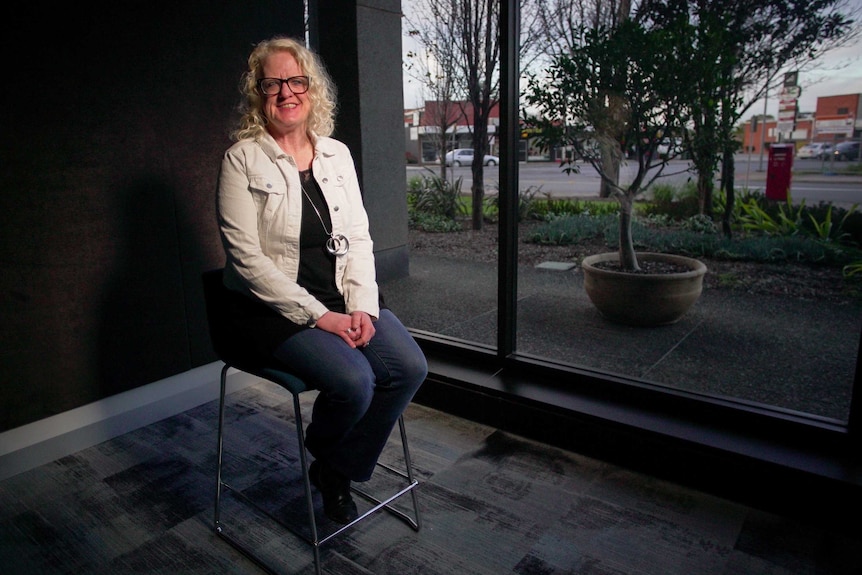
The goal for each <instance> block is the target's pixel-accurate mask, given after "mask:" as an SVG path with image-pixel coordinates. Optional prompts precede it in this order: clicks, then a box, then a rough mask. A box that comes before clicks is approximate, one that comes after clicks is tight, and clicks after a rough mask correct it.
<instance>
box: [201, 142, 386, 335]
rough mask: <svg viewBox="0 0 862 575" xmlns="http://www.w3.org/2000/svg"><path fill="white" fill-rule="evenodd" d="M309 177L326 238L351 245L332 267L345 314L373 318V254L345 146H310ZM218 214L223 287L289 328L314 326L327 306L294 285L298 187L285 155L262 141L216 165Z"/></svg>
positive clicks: (242, 146) (244, 145)
mask: <svg viewBox="0 0 862 575" xmlns="http://www.w3.org/2000/svg"><path fill="white" fill-rule="evenodd" d="M314 150H315V154H314V160H313V161H312V171H313V173H314V178H315V180H317V183H318V184H319V185H320V189H321V190H322V191H323V196H324V198H325V199H326V203H327V205H328V206H329V216H330V218H331V219H332V227H333V230H332V231H333V233H335V234H343V235H344V236H346V237H347V239H348V241H349V243H350V249H349V250H348V252H347V253H346V254H345V255H342V256H338V257H337V258H336V264H335V284H336V286H337V287H338V291H340V292H341V294H342V295H343V296H344V301H345V304H346V306H347V313H351V312H354V311H364V312H367V313H368V314H369V315H371V317H372V319H376V318H377V316H378V315H379V313H380V309H379V303H378V299H377V298H378V288H377V281H376V273H375V268H374V251H373V244H372V241H371V236H370V234H369V232H368V215H367V213H366V212H365V207H364V205H363V203H362V195H361V193H360V191H359V180H358V178H357V176H356V168H355V166H354V164H353V158H352V156H351V154H350V151H349V150H348V148H347V146H345V145H344V144H343V143H341V142H339V141H337V140H333V139H332V138H323V137H318V138H315V139H314ZM216 209H217V215H218V224H219V231H220V233H221V238H222V243H223V244H224V249H225V254H226V257H227V262H226V265H225V272H224V283H225V285H226V286H227V287H228V288H230V289H234V290H237V291H240V292H244V293H247V294H253V295H254V296H256V297H257V298H258V299H260V300H261V301H263V302H265V303H267V304H268V305H269V306H270V307H272V308H274V309H275V310H277V311H278V312H279V313H281V314H282V315H283V316H284V317H286V318H288V319H290V320H291V321H293V322H295V323H298V324H302V325H308V326H311V327H313V326H314V325H315V324H316V322H317V320H318V319H319V318H320V316H322V315H323V314H325V313H326V312H327V309H326V307H325V306H324V305H323V304H322V303H321V302H320V301H318V300H317V299H316V298H315V297H314V296H312V295H311V294H310V293H308V291H306V290H305V288H303V287H301V286H300V285H299V284H297V283H296V280H297V276H298V273H299V232H300V224H301V222H302V187H301V184H300V181H299V170H298V169H297V166H296V164H295V162H294V160H293V158H292V157H291V156H289V155H288V154H286V153H284V151H282V150H281V148H280V147H279V146H278V144H276V142H275V140H274V139H273V138H272V137H271V136H270V135H269V134H265V135H264V136H263V137H262V138H260V139H259V140H242V141H239V142H237V143H236V144H234V145H233V146H231V148H230V149H228V151H227V152H226V153H225V155H224V158H223V160H222V165H221V171H220V173H219V178H218V195H217V206H216Z"/></svg>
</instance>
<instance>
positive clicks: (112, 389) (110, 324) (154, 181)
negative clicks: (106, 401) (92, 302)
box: [96, 176, 200, 396]
mask: <svg viewBox="0 0 862 575" xmlns="http://www.w3.org/2000/svg"><path fill="white" fill-rule="evenodd" d="M123 188H124V189H123ZM176 194H177V190H175V189H173V188H172V187H171V186H170V184H169V183H168V182H167V181H166V180H164V179H160V178H158V177H154V176H144V177H142V178H140V179H138V180H136V181H134V182H132V183H131V184H129V185H128V186H125V187H123V186H121V189H120V191H119V194H118V200H119V202H120V203H121V206H119V208H120V209H119V211H118V214H119V216H120V217H119V221H118V222H116V229H117V230H119V233H120V235H119V236H118V237H115V238H113V241H114V246H113V262H114V263H113V265H111V266H109V273H108V275H107V276H106V277H105V278H104V285H103V290H102V293H103V295H102V297H101V298H100V303H99V306H98V308H99V310H100V314H101V315H100V320H99V325H98V341H99V344H98V347H97V349H98V354H99V358H98V361H97V362H96V364H97V365H99V366H100V371H101V390H100V391H101V393H100V395H101V396H108V395H112V394H115V393H119V392H121V391H126V390H128V389H132V388H134V387H137V386H139V385H142V384H144V383H148V382H151V381H156V380H159V379H162V378H164V377H168V376H170V375H173V374H176V373H180V372H182V371H185V370H187V369H189V367H190V365H191V362H190V358H189V348H188V345H179V344H181V343H182V342H187V341H188V328H187V326H186V314H185V310H184V302H183V278H182V270H181V257H180V248H179V242H178V238H177V234H178V229H179V228H180V227H181V226H180V224H179V222H178V221H177V211H176V209H175V207H174V198H175V195H176ZM193 259H194V260H199V259H200V258H193ZM168 342H171V343H172V345H165V344H166V343H168Z"/></svg>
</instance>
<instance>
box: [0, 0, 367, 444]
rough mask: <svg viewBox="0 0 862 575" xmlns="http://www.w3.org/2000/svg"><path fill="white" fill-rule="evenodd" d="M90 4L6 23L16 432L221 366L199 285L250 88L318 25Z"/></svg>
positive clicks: (6, 338) (191, 9)
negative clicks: (281, 48) (282, 38)
mask: <svg viewBox="0 0 862 575" xmlns="http://www.w3.org/2000/svg"><path fill="white" fill-rule="evenodd" d="M59 6H61V7H62V5H59ZM73 6H74V12H71V11H68V12H66V13H58V12H57V10H58V5H57V4H56V3H53V2H52V3H50V4H49V3H46V2H38V1H37V2H33V1H30V2H26V3H23V4H21V5H19V6H17V7H16V8H15V12H16V16H15V18H10V19H7V21H6V23H5V24H6V26H4V30H5V32H4V34H5V37H4V39H3V40H2V42H3V46H4V48H3V55H4V57H3V62H4V76H5V79H4V82H3V87H2V88H0V91H2V99H3V100H2V103H3V105H2V106H0V110H2V111H0V114H2V115H0V122H2V126H3V130H4V133H3V139H2V143H0V165H2V169H0V254H2V255H0V318H2V324H0V377H2V388H0V389H2V391H0V394H2V395H0V431H3V430H7V429H10V428H14V427H17V426H20V425H22V424H25V423H29V422H32V421H35V420H38V419H41V418H43V417H46V416H49V415H53V414H56V413H59V412H63V411H66V410H68V409H71V408H74V407H78V406H81V405H84V404H86V403H89V402H92V401H94V400H98V399H101V398H104V397H107V396H110V395H112V394H116V393H118V392H121V391H124V390H128V389H130V388H134V387H136V386H140V385H142V384H145V383H149V382H152V381H156V380H159V379H161V378H164V377H167V376H170V375H174V374H177V373H181V372H183V371H186V370H188V369H191V368H192V367H195V366H198V365H202V364H205V363H208V362H210V361H213V360H214V359H215V357H214V355H213V354H212V351H211V349H210V345H209V340H208V336H207V334H206V319H205V317H204V310H203V306H202V303H201V294H200V287H199V283H200V273H201V271H202V270H205V269H209V268H212V267H216V266H220V265H221V264H222V263H223V255H222V251H221V246H220V244H219V242H218V235H217V230H216V227H215V219H214V218H215V216H214V190H215V182H216V175H217V170H218V165H219V161H220V158H221V154H222V153H223V152H224V150H225V149H226V148H227V146H228V145H229V144H230V142H229V140H228V133H229V130H230V128H231V127H232V125H233V121H234V119H235V117H236V116H235V108H236V104H237V103H238V101H239V92H238V82H239V77H240V74H241V73H242V71H243V70H244V68H245V59H246V57H247V55H248V52H249V51H250V48H251V46H252V44H254V43H255V42H258V41H260V40H261V39H264V38H267V37H270V36H272V35H275V34H291V35H301V34H302V29H303V28H302V27H303V20H302V3H301V1H300V0H255V2H212V1H203V0H176V1H174V2H169V3H163V2H157V3H154V2H138V1H132V2H116V1H111V2H106V1H97V2H85V3H75V4H74V5H73ZM60 9H61V10H62V9H63V8H60ZM346 49H347V50H348V51H350V47H346Z"/></svg>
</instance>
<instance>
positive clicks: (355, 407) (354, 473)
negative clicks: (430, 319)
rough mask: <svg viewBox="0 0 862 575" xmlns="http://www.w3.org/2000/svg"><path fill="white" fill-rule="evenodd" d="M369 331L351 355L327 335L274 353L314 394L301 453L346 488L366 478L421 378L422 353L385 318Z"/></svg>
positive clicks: (306, 337) (293, 341)
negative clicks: (344, 480)
mask: <svg viewBox="0 0 862 575" xmlns="http://www.w3.org/2000/svg"><path fill="white" fill-rule="evenodd" d="M374 327H375V329H376V332H375V335H374V337H373V338H372V339H371V341H370V342H369V344H368V345H367V346H366V347H363V348H357V349H351V347H350V346H349V345H347V343H346V342H345V341H344V340H343V339H341V338H340V337H339V336H337V335H335V334H333V333H329V332H327V331H323V330H320V329H306V330H303V331H301V332H300V333H297V334H296V335H293V336H291V337H290V338H289V339H288V340H287V341H285V342H284V343H282V344H281V346H279V347H278V349H276V351H275V353H274V355H275V358H276V359H277V360H278V361H280V362H282V363H284V364H286V365H287V366H289V367H290V370H291V372H293V373H295V374H296V375H297V376H298V377H300V378H302V379H303V380H304V381H305V382H306V383H307V384H308V385H309V386H310V387H313V388H314V389H317V390H319V391H320V394H319V395H318V397H317V399H316V400H315V402H314V410H313V412H312V418H311V423H310V424H309V425H308V427H307V429H306V436H305V445H306V448H307V449H308V451H309V452H310V453H311V454H312V455H313V456H314V458H315V459H319V460H321V461H325V462H326V463H328V464H329V465H330V466H332V467H333V468H334V469H335V470H337V471H339V472H341V473H342V474H344V475H346V476H347V477H348V478H350V479H351V480H352V481H367V480H368V479H370V478H371V474H372V473H373V471H374V466H375V465H376V464H377V459H378V457H380V453H381V452H382V451H383V448H384V447H385V445H386V441H387V439H388V438H389V435H390V433H391V432H392V428H393V427H394V426H395V424H396V423H397V422H398V417H399V416H400V415H401V414H402V413H403V412H404V410H405V409H406V408H407V405H408V404H409V403H410V401H411V399H413V395H414V394H415V393H416V391H417V390H418V389H419V386H420V385H422V382H423V381H425V376H426V375H428V364H427V363H426V361H425V356H424V354H423V353H422V350H421V349H419V346H418V345H417V344H416V342H415V341H414V339H413V337H412V336H411V335H410V333H409V332H408V331H407V329H405V327H404V326H403V325H402V324H401V322H400V321H399V320H398V318H397V317H395V315H394V314H393V313H392V312H391V311H389V310H388V309H382V310H380V317H379V318H378V319H377V321H375V322H374Z"/></svg>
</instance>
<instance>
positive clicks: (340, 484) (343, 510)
mask: <svg viewBox="0 0 862 575" xmlns="http://www.w3.org/2000/svg"><path fill="white" fill-rule="evenodd" d="M308 475H309V478H310V479H311V484H312V485H314V486H315V487H316V488H317V490H318V491H320V495H322V496H323V512H324V513H325V514H326V516H327V517H329V518H330V519H331V520H333V521H335V522H336V523H340V524H342V525H344V524H345V523H350V522H351V521H353V520H354V519H356V518H357V517H358V516H359V512H358V511H357V510H356V502H354V501H353V497H352V496H351V495H350V479H348V478H347V477H345V476H343V475H342V474H340V473H339V472H337V471H336V470H334V469H332V468H331V467H330V466H328V465H326V464H325V463H321V462H319V461H317V460H314V461H312V462H311V465H310V466H309V467H308Z"/></svg>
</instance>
